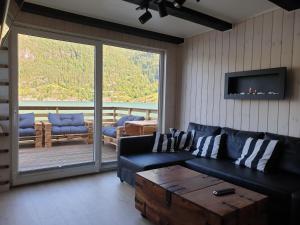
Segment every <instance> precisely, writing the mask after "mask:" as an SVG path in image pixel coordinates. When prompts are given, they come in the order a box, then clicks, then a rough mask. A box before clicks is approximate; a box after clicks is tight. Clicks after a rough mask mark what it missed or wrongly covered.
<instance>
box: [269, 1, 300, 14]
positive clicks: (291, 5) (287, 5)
mask: <svg viewBox="0 0 300 225" xmlns="http://www.w3.org/2000/svg"><path fill="white" fill-rule="evenodd" d="M269 1H270V2H272V3H274V4H276V5H278V6H279V7H281V8H283V9H286V10H288V11H293V10H296V9H300V0H269Z"/></svg>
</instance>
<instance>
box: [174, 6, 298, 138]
mask: <svg viewBox="0 0 300 225" xmlns="http://www.w3.org/2000/svg"><path fill="white" fill-rule="evenodd" d="M180 56H181V58H180V61H181V62H182V65H181V66H179V67H178V69H179V70H180V71H181V75H179V77H178V78H179V82H178V86H177V94H178V95H177V96H178V103H177V106H176V125H177V126H178V127H181V129H185V128H186V127H187V125H188V123H189V122H190V121H192V122H197V123H201V124H207V125H219V126H226V127H231V128H235V129H242V130H251V131H268V132H272V133H279V134H284V135H290V136H296V137H300V10H297V11H294V12H287V11H284V10H282V9H276V10H275V11H272V12H268V13H266V14H263V15H259V16H257V17H254V18H250V19H248V20H246V21H244V22H242V23H239V24H237V25H235V26H234V28H233V29H232V30H231V31H228V32H223V33H222V32H218V31H211V32H208V33H205V34H201V35H199V36H195V37H192V38H189V39H187V40H185V43H184V44H182V45H181V46H180ZM280 66H286V67H287V68H288V86H287V89H288V98H286V99H285V100H280V101H277V100H269V101H267V100H225V99H224V74H225V73H226V72H234V71H245V70H254V69H265V68H271V67H280Z"/></svg>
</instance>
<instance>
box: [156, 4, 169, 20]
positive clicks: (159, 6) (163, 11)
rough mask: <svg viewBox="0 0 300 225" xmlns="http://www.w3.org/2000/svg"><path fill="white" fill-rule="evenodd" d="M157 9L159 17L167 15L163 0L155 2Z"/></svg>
mask: <svg viewBox="0 0 300 225" xmlns="http://www.w3.org/2000/svg"><path fill="white" fill-rule="evenodd" d="M157 9H158V13H159V16H160V17H165V16H167V15H168V11H167V8H166V2H165V0H160V1H158V2H157Z"/></svg>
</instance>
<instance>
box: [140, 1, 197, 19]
mask: <svg viewBox="0 0 300 225" xmlns="http://www.w3.org/2000/svg"><path fill="white" fill-rule="evenodd" d="M199 1H200V0H196V2H199ZM150 2H151V3H152V4H156V5H157V10H158V13H159V16H160V17H165V16H167V15H168V7H170V6H169V5H168V7H167V3H168V4H173V5H174V7H176V8H181V7H182V5H183V4H184V3H185V2H186V0H173V1H168V0H142V1H141V2H140V4H139V7H137V8H136V10H144V9H146V12H145V13H144V14H143V15H141V16H140V17H139V21H140V22H141V24H145V23H147V22H148V21H149V20H150V19H151V18H152V14H151V13H150V12H149V4H150ZM151 8H152V7H151ZM152 9H153V8H152Z"/></svg>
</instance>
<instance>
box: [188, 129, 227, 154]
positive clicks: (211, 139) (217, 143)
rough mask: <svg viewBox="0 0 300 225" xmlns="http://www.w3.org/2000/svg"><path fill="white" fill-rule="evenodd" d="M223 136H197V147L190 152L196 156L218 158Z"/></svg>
mask: <svg viewBox="0 0 300 225" xmlns="http://www.w3.org/2000/svg"><path fill="white" fill-rule="evenodd" d="M223 138H224V134H220V135H215V136H203V137H199V138H198V141H197V149H196V150H195V151H193V153H192V154H193V155H195V156H198V157H205V158H212V159H218V158H220V155H221V154H220V152H221V144H222V141H223Z"/></svg>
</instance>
